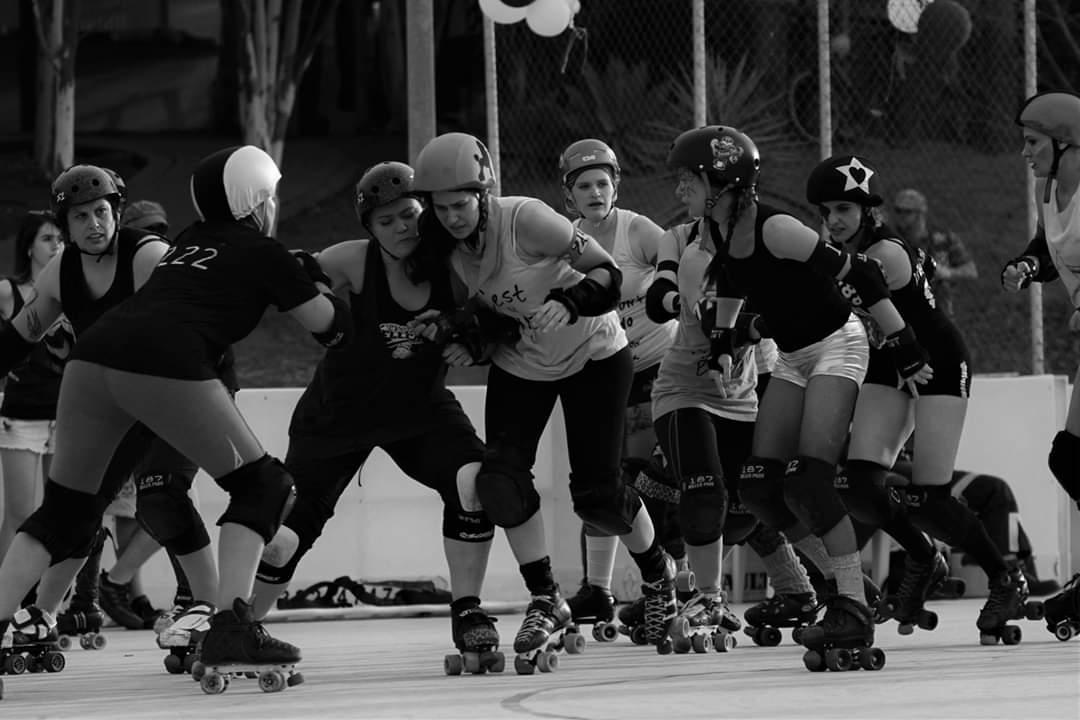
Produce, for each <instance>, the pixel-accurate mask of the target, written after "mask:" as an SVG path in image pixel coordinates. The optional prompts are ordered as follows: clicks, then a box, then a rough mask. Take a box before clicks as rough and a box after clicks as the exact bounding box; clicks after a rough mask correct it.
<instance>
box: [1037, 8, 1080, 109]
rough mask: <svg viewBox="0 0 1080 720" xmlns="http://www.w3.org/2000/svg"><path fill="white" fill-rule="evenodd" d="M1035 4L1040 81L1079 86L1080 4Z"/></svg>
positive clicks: (1047, 85)
mask: <svg viewBox="0 0 1080 720" xmlns="http://www.w3.org/2000/svg"><path fill="white" fill-rule="evenodd" d="M1036 7H1037V10H1038V23H1039V75H1040V79H1041V80H1042V82H1041V83H1040V85H1045V88H1046V89H1047V90H1049V89H1055V90H1080V70H1078V69H1077V68H1080V7H1078V6H1077V4H1076V3H1075V2H1072V3H1070V2H1067V0H1043V1H1042V2H1040V3H1039V4H1038V5H1037V6H1036Z"/></svg>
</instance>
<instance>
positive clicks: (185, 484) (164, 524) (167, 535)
mask: <svg viewBox="0 0 1080 720" xmlns="http://www.w3.org/2000/svg"><path fill="white" fill-rule="evenodd" d="M190 488H191V479H190V478H188V477H186V476H184V475H177V474H175V473H167V474H155V475H142V476H140V477H137V478H135V489H136V492H137V494H136V496H135V519H136V520H138V521H139V525H141V526H142V528H143V529H144V530H146V532H147V533H148V534H149V535H150V537H152V538H154V539H155V540H157V541H158V544H160V545H162V546H163V547H165V548H168V549H169V550H171V551H172V552H174V553H175V554H177V555H188V554H190V553H193V552H195V551H196V550H202V549H203V548H204V547H206V546H207V545H209V544H210V535H209V534H208V533H207V532H206V524H205V523H203V519H202V516H201V515H199V511H198V510H196V509H195V505H194V503H192V502H191V497H190V496H189V495H188V490H189V489H190Z"/></svg>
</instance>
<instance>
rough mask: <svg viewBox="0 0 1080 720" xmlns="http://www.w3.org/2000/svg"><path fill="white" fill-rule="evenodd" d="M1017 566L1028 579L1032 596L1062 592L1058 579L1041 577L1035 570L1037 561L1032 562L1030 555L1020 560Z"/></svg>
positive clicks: (1029, 591)
mask: <svg viewBox="0 0 1080 720" xmlns="http://www.w3.org/2000/svg"><path fill="white" fill-rule="evenodd" d="M1017 566H1018V567H1019V568H1020V570H1021V571H1023V573H1024V579H1025V580H1027V584H1028V593H1030V595H1031V597H1045V596H1047V595H1053V594H1054V593H1057V592H1061V584H1060V583H1059V582H1058V581H1057V580H1054V579H1053V578H1047V579H1046V580H1043V579H1041V578H1039V575H1038V573H1036V572H1035V563H1033V562H1032V560H1031V558H1030V557H1029V558H1027V560H1018V561H1017Z"/></svg>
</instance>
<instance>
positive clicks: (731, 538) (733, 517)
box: [724, 500, 762, 546]
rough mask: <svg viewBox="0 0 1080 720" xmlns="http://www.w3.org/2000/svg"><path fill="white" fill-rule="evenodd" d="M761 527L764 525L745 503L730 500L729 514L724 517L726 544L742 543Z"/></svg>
mask: <svg viewBox="0 0 1080 720" xmlns="http://www.w3.org/2000/svg"><path fill="white" fill-rule="evenodd" d="M759 527H762V525H761V523H760V522H758V519H757V518H756V517H754V514H753V513H752V512H750V511H749V510H747V509H746V506H745V505H742V504H733V503H732V502H730V500H729V501H728V508H727V516H726V517H725V518H724V544H725V545H729V546H730V545H742V544H743V543H745V542H747V541H748V540H749V539H750V537H751V536H752V535H753V534H754V532H755V531H756V530H757V529H758V528H759Z"/></svg>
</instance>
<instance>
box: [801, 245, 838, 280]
mask: <svg viewBox="0 0 1080 720" xmlns="http://www.w3.org/2000/svg"><path fill="white" fill-rule="evenodd" d="M847 259H848V254H847V253H846V252H844V251H843V250H841V249H840V248H838V247H836V246H835V245H832V244H830V243H827V242H825V241H824V240H818V244H817V246H815V247H814V252H812V253H810V257H808V258H807V259H806V264H807V265H809V266H810V267H812V268H814V269H815V270H817V271H818V272H819V273H821V274H823V275H828V276H829V277H832V278H834V277H838V276H839V275H840V273H842V272H843V271H844V265H845V264H846V263H847Z"/></svg>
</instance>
